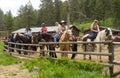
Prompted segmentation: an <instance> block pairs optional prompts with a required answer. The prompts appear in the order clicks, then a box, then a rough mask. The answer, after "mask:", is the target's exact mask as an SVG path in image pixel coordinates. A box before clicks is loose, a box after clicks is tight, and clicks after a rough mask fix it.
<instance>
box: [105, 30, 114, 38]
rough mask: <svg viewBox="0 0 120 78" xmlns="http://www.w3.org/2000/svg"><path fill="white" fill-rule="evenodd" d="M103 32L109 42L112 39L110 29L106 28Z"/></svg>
mask: <svg viewBox="0 0 120 78" xmlns="http://www.w3.org/2000/svg"><path fill="white" fill-rule="evenodd" d="M105 32H106V36H107V38H108V39H109V40H111V39H113V34H112V30H111V29H110V28H106V29H105Z"/></svg>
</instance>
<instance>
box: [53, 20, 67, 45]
mask: <svg viewBox="0 0 120 78" xmlns="http://www.w3.org/2000/svg"><path fill="white" fill-rule="evenodd" d="M66 24H67V23H66V22H65V21H64V20H62V21H60V24H59V23H58V22H56V23H55V26H57V27H58V30H57V32H56V34H55V36H54V42H58V40H59V38H60V36H61V34H63V33H64V31H65V30H66V29H67V26H66ZM56 47H58V46H56Z"/></svg>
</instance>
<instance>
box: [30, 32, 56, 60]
mask: <svg viewBox="0 0 120 78" xmlns="http://www.w3.org/2000/svg"><path fill="white" fill-rule="evenodd" d="M53 40H54V39H53V36H52V35H51V34H48V33H38V34H35V35H33V37H32V43H37V44H38V43H39V42H53ZM45 46H46V47H47V49H49V50H55V46H54V44H45V45H44V44H43V45H42V46H40V49H41V50H44V48H45ZM41 54H42V55H43V56H45V51H42V53H41ZM49 55H50V56H51V57H54V58H57V55H56V53H55V52H49Z"/></svg>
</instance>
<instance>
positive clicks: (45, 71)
mask: <svg viewBox="0 0 120 78" xmlns="http://www.w3.org/2000/svg"><path fill="white" fill-rule="evenodd" d="M24 66H25V67H26V68H27V69H28V70H29V71H30V72H31V71H34V70H37V71H38V73H39V74H38V78H109V76H105V75H103V74H102V69H103V65H102V64H100V63H95V62H90V61H76V60H69V59H65V58H63V59H58V60H53V59H51V58H48V59H45V58H44V59H43V58H37V59H33V60H29V61H28V60H27V61H26V62H25V64H24Z"/></svg>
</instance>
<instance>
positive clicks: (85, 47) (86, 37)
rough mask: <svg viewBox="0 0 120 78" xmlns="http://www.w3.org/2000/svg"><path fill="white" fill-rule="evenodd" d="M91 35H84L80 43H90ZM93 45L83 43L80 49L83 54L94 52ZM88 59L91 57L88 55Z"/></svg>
mask: <svg viewBox="0 0 120 78" xmlns="http://www.w3.org/2000/svg"><path fill="white" fill-rule="evenodd" d="M90 38H91V35H90V34H85V35H84V36H82V38H81V41H83V42H85V41H86V42H91V39H90ZM94 48H95V45H93V44H90V43H85V44H82V49H83V51H84V52H87V51H88V52H89V51H94ZM84 59H86V55H85V54H84ZM89 59H90V60H91V55H89Z"/></svg>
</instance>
